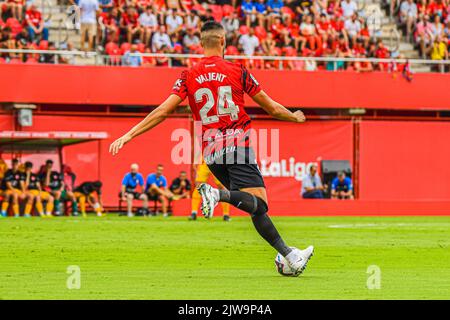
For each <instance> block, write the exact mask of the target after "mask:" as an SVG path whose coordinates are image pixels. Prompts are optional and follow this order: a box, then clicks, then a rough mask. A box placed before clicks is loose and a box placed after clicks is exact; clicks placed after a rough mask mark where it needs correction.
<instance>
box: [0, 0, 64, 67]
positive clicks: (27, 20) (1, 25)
mask: <svg viewBox="0 0 450 320" xmlns="http://www.w3.org/2000/svg"><path fill="white" fill-rule="evenodd" d="M48 38H49V31H48V28H47V27H46V26H45V22H44V18H43V16H42V13H41V11H39V9H38V7H37V6H36V5H35V4H34V3H33V2H29V4H28V5H27V2H25V0H6V1H5V0H0V48H1V49H31V50H38V49H41V50H53V49H56V47H55V45H54V44H53V43H49V42H48ZM55 58H57V57H55V56H53V55H45V56H44V55H37V54H28V55H27V54H23V53H7V54H0V63H5V62H9V63H23V62H27V63H38V62H41V63H54V62H55ZM61 62H64V61H63V59H62V61H61Z"/></svg>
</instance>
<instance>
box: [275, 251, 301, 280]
mask: <svg viewBox="0 0 450 320" xmlns="http://www.w3.org/2000/svg"><path fill="white" fill-rule="evenodd" d="M275 267H276V268H277V271H278V273H279V274H281V275H283V276H286V277H296V276H298V274H296V273H295V272H294V270H292V269H291V267H290V266H289V263H288V262H287V260H286V259H285V258H284V257H283V256H282V255H281V254H280V253H277V256H276V257H275Z"/></svg>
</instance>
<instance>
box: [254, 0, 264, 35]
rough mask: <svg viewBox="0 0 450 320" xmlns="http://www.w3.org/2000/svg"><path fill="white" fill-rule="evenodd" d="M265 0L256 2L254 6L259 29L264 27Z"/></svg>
mask: <svg viewBox="0 0 450 320" xmlns="http://www.w3.org/2000/svg"><path fill="white" fill-rule="evenodd" d="M264 1H265V0H256V2H255V4H254V8H255V12H256V17H257V19H258V24H259V26H260V27H261V28H264V27H265V22H266V16H267V6H266V4H265V3H264Z"/></svg>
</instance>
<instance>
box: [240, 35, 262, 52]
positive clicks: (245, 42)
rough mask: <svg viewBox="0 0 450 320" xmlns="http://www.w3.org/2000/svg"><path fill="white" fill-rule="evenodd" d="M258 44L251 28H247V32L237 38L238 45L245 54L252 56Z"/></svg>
mask: <svg viewBox="0 0 450 320" xmlns="http://www.w3.org/2000/svg"><path fill="white" fill-rule="evenodd" d="M258 46H259V39H258V37H257V36H255V31H254V30H253V28H250V29H249V33H248V34H244V35H242V36H241V37H240V38H239V47H240V48H241V49H242V50H243V51H244V54H245V55H246V56H253V55H254V53H255V49H256V48H257V47H258Z"/></svg>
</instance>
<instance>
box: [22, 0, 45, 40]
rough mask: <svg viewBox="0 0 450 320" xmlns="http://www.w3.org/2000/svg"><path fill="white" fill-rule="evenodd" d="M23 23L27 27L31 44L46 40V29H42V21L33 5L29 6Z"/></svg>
mask: <svg viewBox="0 0 450 320" xmlns="http://www.w3.org/2000/svg"><path fill="white" fill-rule="evenodd" d="M25 21H26V24H27V26H28V34H29V36H30V38H31V40H32V41H33V42H38V41H40V40H45V41H47V40H48V29H47V28H45V27H44V20H43V19H42V15H41V13H40V12H39V11H38V9H37V8H36V5H35V4H31V5H30V7H29V8H28V10H27V12H26V14H25Z"/></svg>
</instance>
